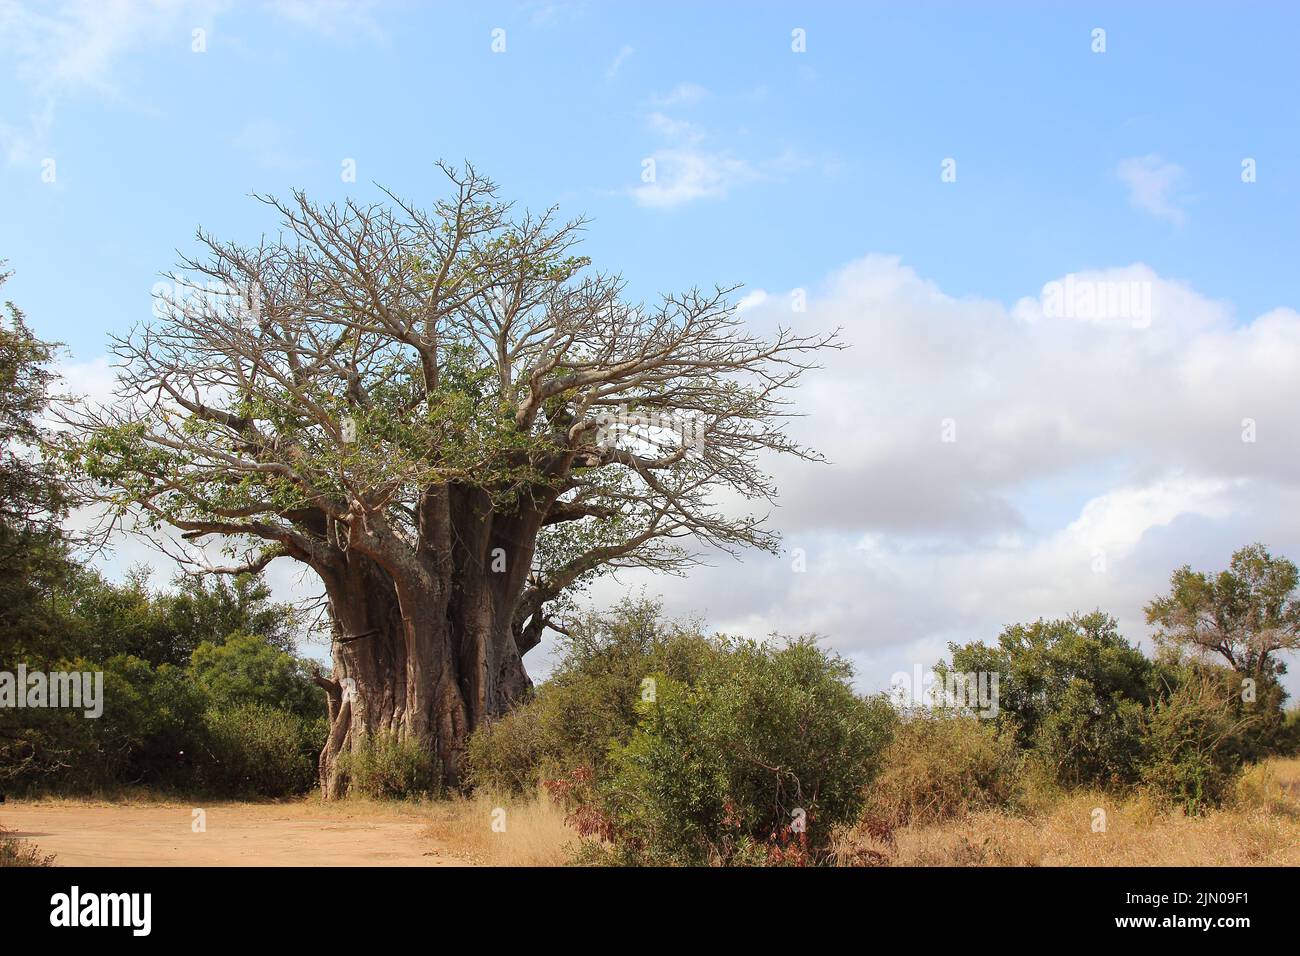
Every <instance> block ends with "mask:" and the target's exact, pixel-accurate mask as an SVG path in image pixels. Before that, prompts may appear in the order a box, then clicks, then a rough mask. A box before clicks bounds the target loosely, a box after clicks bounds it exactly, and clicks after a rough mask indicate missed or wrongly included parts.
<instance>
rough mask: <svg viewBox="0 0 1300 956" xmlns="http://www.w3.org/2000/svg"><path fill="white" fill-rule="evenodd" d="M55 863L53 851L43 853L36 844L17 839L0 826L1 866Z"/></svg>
mask: <svg viewBox="0 0 1300 956" xmlns="http://www.w3.org/2000/svg"><path fill="white" fill-rule="evenodd" d="M53 865H54V854H53V853H50V854H44V853H41V851H40V849H39V848H38V847H37V846H36V844H34V843H30V842H28V841H27V840H17V839H15V838H13V837H11V836H9V835H8V833H7V831H6V830H5V829H4V828H3V827H0V867H5V866H53Z"/></svg>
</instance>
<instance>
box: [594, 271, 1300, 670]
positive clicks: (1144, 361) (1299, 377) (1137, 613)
mask: <svg viewBox="0 0 1300 956" xmlns="http://www.w3.org/2000/svg"><path fill="white" fill-rule="evenodd" d="M1067 288H1068V289H1071V290H1073V291H1072V294H1073V295H1074V296H1076V297H1077V298H1075V299H1073V300H1071V301H1074V302H1075V305H1076V306H1080V307H1072V308H1069V309H1066V308H1064V307H1063V306H1062V301H1061V290H1062V289H1067ZM1124 291H1127V292H1132V293H1134V294H1135V296H1136V297H1135V298H1131V299H1130V300H1129V302H1130V305H1132V303H1133V302H1138V303H1140V302H1143V301H1144V300H1145V301H1147V302H1149V305H1147V306H1146V307H1144V308H1139V309H1136V310H1134V309H1132V308H1130V309H1128V310H1127V314H1126V313H1125V311H1124V310H1123V309H1118V308H1116V305H1117V304H1121V305H1122V303H1123V296H1122V295H1119V294H1117V292H1124ZM1090 297H1091V298H1090ZM791 301H792V300H791V297H790V296H788V295H785V294H781V293H767V294H763V295H757V294H756V295H754V296H753V297H750V298H749V299H748V301H746V308H745V319H746V322H748V323H750V324H752V325H755V326H758V327H766V328H774V327H775V326H777V325H781V324H784V325H793V326H794V327H796V328H798V329H801V330H807V331H814V330H826V329H832V328H837V327H838V328H840V329H842V330H843V332H842V334H843V337H844V339H845V341H846V342H847V343H848V344H849V345H850V348H848V349H846V350H844V351H842V352H837V353H832V354H829V355H827V356H826V360H825V363H824V364H825V367H824V369H822V370H820V371H818V372H814V373H812V374H810V375H809V376H808V377H807V378H806V379H805V381H804V382H803V384H802V386H801V388H800V390H799V393H798V396H797V398H796V405H797V406H798V410H799V411H800V412H801V413H803V414H804V416H805V417H802V418H799V419H796V420H794V421H793V422H792V424H791V428H792V430H793V432H794V433H795V434H796V435H797V436H798V437H799V438H800V439H801V440H802V441H804V442H806V443H807V444H809V445H811V446H813V447H815V448H817V449H818V450H820V451H822V452H823V453H824V454H825V455H826V457H827V458H828V459H829V460H830V463H829V464H821V465H817V464H807V463H801V462H794V461H790V460H782V459H774V460H772V461H771V462H770V463H769V467H770V468H771V470H772V472H773V474H774V475H775V476H776V478H777V481H778V484H779V486H780V488H781V492H782V497H781V499H780V502H779V507H778V508H776V509H775V510H774V511H773V512H772V515H771V519H770V520H771V523H772V525H773V526H774V527H775V528H777V529H779V530H780V531H781V532H782V533H783V535H784V538H785V545H786V553H785V554H783V555H780V556H777V557H772V556H765V555H747V556H746V557H745V558H744V559H743V560H742V561H740V562H734V561H732V560H730V559H728V558H725V557H719V558H716V559H714V560H713V566H712V567H708V568H703V569H700V570H698V571H693V572H692V573H691V574H690V575H689V576H688V577H686V578H684V579H670V578H664V577H655V576H652V575H649V574H642V573H623V574H620V575H619V576H618V577H617V579H609V580H603V581H601V582H598V584H597V586H596V587H595V588H594V590H593V600H594V601H595V603H596V604H597V605H598V606H599V605H602V604H607V603H608V602H610V601H612V600H614V599H616V598H617V597H618V596H619V595H620V594H621V593H623V592H624V591H625V590H626V589H627V588H637V587H644V588H646V589H647V590H648V591H649V592H650V593H660V594H662V595H663V596H664V598H665V601H666V603H667V606H668V609H669V610H670V611H671V612H673V613H678V614H689V613H699V614H703V615H705V616H706V617H707V619H708V620H709V622H710V623H711V624H712V625H713V626H715V627H717V628H720V629H723V630H730V631H733V632H740V633H745V634H748V635H750V636H753V637H762V636H764V635H766V634H768V633H771V632H773V631H779V632H782V633H795V634H797V633H809V632H817V633H819V634H821V635H823V636H824V637H825V639H826V641H827V642H828V644H829V645H830V646H833V647H835V648H836V649H837V650H839V651H840V652H841V653H844V654H845V655H847V656H848V657H849V658H850V659H851V660H852V661H853V662H854V663H855V665H856V666H857V669H858V672H859V684H860V686H861V687H862V688H863V689H876V690H878V689H883V688H884V687H885V686H887V684H888V679H889V676H890V675H891V674H893V673H895V672H897V671H899V670H910V669H911V667H912V666H914V665H915V664H918V663H919V664H921V665H923V666H926V667H928V666H929V665H931V664H933V663H934V662H935V661H936V660H937V659H938V658H939V657H940V656H941V655H942V654H944V653H945V652H946V651H945V649H946V643H947V642H948V641H968V640H976V639H982V640H993V639H995V638H996V636H997V634H998V633H999V631H1000V630H1001V629H1002V628H1003V627H1005V626H1006V625H1008V624H1010V623H1013V622H1016V621H1023V620H1032V619H1034V618H1037V617H1040V616H1049V617H1050V616H1064V615H1068V614H1070V613H1071V612H1074V611H1088V610H1092V609H1094V608H1101V609H1103V610H1106V611H1108V612H1110V613H1112V614H1114V615H1115V616H1116V617H1117V618H1118V619H1119V620H1120V623H1121V625H1122V627H1123V628H1124V629H1125V632H1126V633H1127V634H1128V635H1129V636H1130V638H1132V639H1134V640H1142V639H1145V638H1146V636H1147V635H1148V629H1147V627H1146V625H1145V621H1144V618H1143V612H1142V608H1143V605H1144V604H1145V603H1146V602H1147V601H1149V600H1150V599H1151V598H1152V597H1154V596H1155V595H1156V594H1158V593H1161V592H1162V591H1163V590H1165V588H1166V587H1167V583H1168V577H1169V574H1170V572H1172V571H1173V570H1174V569H1175V568H1176V567H1179V566H1180V565H1182V564H1184V563H1190V564H1191V565H1193V566H1194V567H1198V568H1204V569H1207V570H1211V569H1218V568H1221V567H1224V566H1226V564H1227V561H1228V558H1229V556H1230V554H1231V552H1232V551H1233V550H1234V549H1235V548H1237V547H1240V546H1241V545H1243V544H1246V543H1248V542H1251V541H1255V540H1261V541H1264V542H1265V543H1266V544H1268V545H1270V546H1271V547H1272V548H1273V549H1274V551H1275V553H1282V554H1287V555H1290V556H1292V557H1293V558H1294V557H1300V509H1298V508H1297V504H1300V467H1298V466H1300V460H1298V459H1297V457H1296V454H1295V450H1294V449H1295V439H1296V437H1297V434H1296V431H1297V430H1296V425H1295V413H1294V408H1295V407H1296V406H1297V403H1300V314H1297V312H1296V311H1294V310H1292V309H1276V310H1274V311H1271V312H1268V313H1266V314H1264V315H1260V316H1257V317H1254V318H1253V319H1250V320H1244V319H1243V318H1242V317H1238V316H1236V315H1235V314H1234V313H1233V311H1232V309H1231V308H1230V307H1229V306H1227V305H1226V304H1225V303H1222V302H1218V301H1215V300H1213V299H1211V298H1208V297H1206V296H1204V295H1202V294H1200V293H1198V292H1197V291H1195V290H1194V289H1192V288H1190V287H1188V286H1187V285H1185V284H1183V283H1180V282H1176V281H1172V280H1169V279H1164V278H1162V277H1160V276H1158V275H1157V274H1155V273H1154V272H1153V271H1152V270H1151V269H1150V268H1148V267H1146V266H1144V265H1140V264H1138V265H1133V266H1128V267H1125V268H1119V269H1110V270H1102V271H1097V272H1086V273H1077V274H1074V275H1072V276H1062V277H1059V278H1057V279H1055V280H1053V281H1052V282H1048V283H1046V284H1045V285H1044V287H1043V289H1042V290H1040V291H1039V293H1038V294H1036V295H1030V296H1026V297H1025V298H1023V299H1021V300H1020V301H1018V302H1015V303H1014V304H1012V305H1010V306H1007V305H1004V304H1002V303H999V302H995V301H989V300H983V299H977V298H956V297H953V296H949V295H947V294H945V293H944V292H943V291H942V290H941V289H940V288H938V287H937V286H936V285H935V284H933V283H931V282H928V281H926V280H925V279H923V278H922V277H920V276H918V275H917V274H916V273H915V272H914V271H913V270H911V269H909V268H908V267H907V266H905V265H904V264H902V263H901V262H900V261H899V260H898V259H896V258H891V257H885V256H867V257H864V258H862V259H860V260H858V261H856V262H853V263H850V264H849V265H847V266H845V267H844V268H842V269H840V270H838V271H837V272H835V273H834V274H833V275H831V276H830V277H828V279H827V280H826V281H825V282H824V283H822V285H821V286H820V287H819V288H815V289H813V290H811V292H810V296H809V299H808V303H807V311H805V312H794V311H792V308H791ZM1089 301H1091V302H1092V303H1093V305H1092V306H1090V307H1086V308H1085V307H1082V306H1083V305H1085V304H1086V303H1087V302H1089ZM1096 303H1102V305H1100V306H1098V305H1096ZM945 439H949V440H945ZM745 504H746V503H745V502H740V501H735V502H731V503H730V507H732V508H735V509H741V508H744V507H745ZM795 549H799V551H798V552H796V551H795ZM796 558H801V561H796ZM799 563H802V564H803V565H805V566H806V570H805V571H802V572H801V571H797V570H795V568H796V566H797V564H799ZM1294 679H1295V675H1292V680H1293V681H1294ZM1294 690H1300V686H1293V691H1294Z"/></svg>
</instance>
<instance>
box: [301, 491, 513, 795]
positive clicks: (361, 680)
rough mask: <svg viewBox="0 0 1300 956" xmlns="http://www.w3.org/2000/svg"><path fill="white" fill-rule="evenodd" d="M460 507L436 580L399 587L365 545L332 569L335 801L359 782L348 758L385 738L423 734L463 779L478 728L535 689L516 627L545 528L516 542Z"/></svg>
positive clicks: (447, 779)
mask: <svg viewBox="0 0 1300 956" xmlns="http://www.w3.org/2000/svg"><path fill="white" fill-rule="evenodd" d="M462 504H463V505H466V504H468V503H462ZM452 514H453V516H454V517H453V520H452V522H451V524H452V529H453V534H452V540H453V541H455V542H456V543H455V544H454V545H453V547H452V548H451V553H450V554H449V555H447V556H446V559H444V560H443V561H441V562H440V564H439V567H440V568H441V571H440V573H439V574H434V575H432V576H430V579H429V580H418V576H415V577H417V580H407V579H403V580H402V582H401V584H400V586H399V583H398V582H397V581H396V580H395V579H394V577H393V576H392V575H391V574H390V573H389V572H388V571H387V570H385V569H384V568H383V567H381V565H380V564H379V563H378V562H377V561H375V560H374V559H372V558H370V557H367V556H365V555H364V554H362V553H360V552H359V551H358V550H357V549H355V548H354V549H351V550H349V551H348V552H347V553H346V555H345V557H344V559H343V564H342V567H341V568H339V569H336V570H334V571H333V572H332V573H329V574H327V575H323V577H324V578H325V584H326V590H327V593H328V596H329V601H330V608H331V614H332V617H333V625H334V655H333V656H334V675H333V681H332V682H325V683H332V684H333V685H335V687H334V688H333V689H328V690H329V694H330V733H329V737H328V739H327V741H326V744H325V747H324V749H323V750H322V752H321V756H320V784H321V790H322V792H323V793H324V795H325V796H326V797H327V798H334V797H339V796H342V795H343V794H344V793H346V791H347V787H348V780H347V779H346V772H345V768H343V767H341V766H340V757H341V756H342V755H343V754H346V753H349V752H352V751H355V750H357V749H358V748H361V747H364V746H366V745H367V744H368V743H369V742H370V741H371V740H373V739H374V738H375V737H376V736H379V735H384V736H390V737H392V738H395V739H396V740H398V741H404V740H408V739H413V740H416V741H418V742H419V744H420V746H421V747H422V748H424V749H426V750H427V751H428V752H429V753H430V755H431V756H432V758H433V760H434V763H435V766H436V768H437V769H438V771H439V772H440V774H441V778H442V782H443V783H444V784H445V785H447V786H450V787H456V786H459V785H460V783H461V781H462V778H463V764H464V756H465V747H466V743H467V740H468V737H469V734H470V733H471V732H472V731H473V730H474V729H475V728H476V727H478V726H479V725H481V724H482V723H483V722H484V721H486V720H489V719H491V718H493V717H497V716H500V715H501V714H504V713H505V712H506V711H508V710H509V709H510V708H511V707H513V706H515V705H516V704H518V703H519V702H521V701H522V700H524V699H525V698H526V697H527V696H528V694H529V693H530V692H531V690H532V683H531V681H530V680H529V679H528V675H527V673H526V672H525V670H524V666H523V661H522V659H521V655H520V651H519V649H518V648H517V646H516V643H515V639H514V632H513V627H512V624H513V618H514V611H515V607H516V604H517V602H518V597H519V592H520V589H521V587H522V584H523V578H524V574H525V573H526V569H527V567H528V565H529V562H531V559H532V541H533V539H534V538H535V530H533V529H522V530H525V531H526V532H531V533H526V534H525V536H524V538H523V543H521V541H520V540H509V539H511V538H516V537H517V535H516V534H515V533H514V532H513V531H507V532H506V533H505V536H504V537H502V536H501V534H500V532H497V533H494V532H493V531H492V528H493V524H494V523H493V521H492V520H491V515H490V513H488V514H484V513H482V511H481V510H480V509H476V508H473V507H468V506H464V507H458V508H456V509H454V510H453V512H452ZM501 527H503V528H507V529H514V528H515V524H512V523H509V522H501ZM520 568H522V569H523V571H522V572H521V571H520Z"/></svg>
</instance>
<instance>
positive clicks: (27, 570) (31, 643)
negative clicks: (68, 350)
mask: <svg viewBox="0 0 1300 956" xmlns="http://www.w3.org/2000/svg"><path fill="white" fill-rule="evenodd" d="M0 266H3V262H0ZM9 275H10V273H7V272H4V271H0V286H2V285H4V283H5V281H6V280H7V279H8V278H9ZM56 349H57V346H55V345H54V344H52V343H49V342H43V341H41V340H40V339H38V338H36V336H35V335H33V334H32V332H31V330H30V329H28V327H27V324H26V319H25V316H24V315H23V313H22V311H21V310H19V308H18V307H17V306H16V305H14V304H13V303H12V302H8V301H6V302H5V304H4V311H3V314H0V658H2V659H6V660H9V659H14V658H16V657H17V656H18V655H19V654H25V653H36V654H49V653H54V652H55V651H56V648H55V645H56V644H57V641H58V638H59V636H60V633H61V630H62V629H61V627H60V626H59V623H58V621H59V615H58V609H57V606H56V604H55V601H54V594H55V592H56V591H57V589H58V588H59V587H60V585H61V584H62V583H63V582H64V581H65V580H66V578H67V576H68V575H69V574H70V573H71V571H72V567H73V565H72V563H71V561H70V559H69V553H68V544H67V542H66V540H65V539H64V535H63V532H62V531H61V529H60V522H61V520H62V518H63V517H64V515H65V514H66V511H67V496H66V493H65V488H64V485H63V483H62V481H61V480H60V478H59V476H58V474H57V473H56V471H55V470H54V468H52V467H51V465H50V463H49V461H48V460H47V459H45V458H44V457H43V456H42V455H41V454H40V451H39V449H40V445H41V442H42V437H43V434H44V430H43V428H42V425H41V421H40V419H41V416H42V415H43V414H44V413H45V411H46V409H47V407H48V405H49V388H50V385H51V383H52V382H53V381H54V380H55V379H56V378H57V376H56V374H55V373H54V371H53V370H52V369H51V368H50V365H51V363H52V362H53V361H54V358H55V352H56Z"/></svg>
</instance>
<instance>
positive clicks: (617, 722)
mask: <svg viewBox="0 0 1300 956" xmlns="http://www.w3.org/2000/svg"><path fill="white" fill-rule="evenodd" d="M568 631H569V633H568V634H567V635H564V637H563V639H562V640H561V641H560V645H559V648H558V652H559V655H560V661H559V664H558V665H557V666H556V668H555V671H554V672H553V673H552V674H551V677H550V679H549V680H547V682H546V683H545V684H543V685H542V686H541V687H540V688H539V689H538V691H537V693H536V695H535V697H534V698H533V700H531V701H529V702H528V703H527V704H525V705H523V706H522V707H520V708H518V709H517V710H515V711H514V712H512V713H511V714H509V715H507V716H506V717H503V718H501V719H499V720H496V721H493V722H491V723H489V724H486V725H485V726H483V727H482V728H480V729H478V730H477V731H475V733H474V735H473V736H472V737H471V738H470V744H469V750H468V754H467V765H468V768H467V769H468V778H469V780H470V781H471V783H472V784H473V785H475V786H484V787H487V788H489V789H495V790H509V791H514V792H523V791H527V790H532V789H535V788H536V787H537V786H538V785H539V784H540V783H542V782H543V781H544V780H545V779H549V778H559V777H563V776H564V775H566V774H568V773H570V772H572V771H573V770H576V769H578V768H582V767H585V768H588V769H591V770H593V771H594V772H596V773H598V774H600V775H602V776H603V774H604V769H605V762H606V759H607V755H608V753H609V748H610V746H611V744H615V743H626V742H627V740H628V738H629V737H630V736H631V735H632V731H633V730H634V729H635V727H636V724H637V720H638V715H637V711H636V703H637V701H638V700H639V699H640V698H641V696H642V694H643V682H644V681H645V680H646V678H647V677H649V676H650V675H651V674H660V675H666V676H667V677H669V678H671V679H674V680H681V681H687V682H691V681H694V680H695V679H696V677H697V676H698V674H699V673H700V671H701V669H702V667H703V666H704V661H705V660H706V659H707V658H708V656H709V655H710V654H712V653H713V645H712V644H711V642H710V641H709V639H708V638H706V637H705V636H704V635H703V634H701V633H700V631H699V629H698V628H697V627H692V626H684V625H678V624H673V623H670V622H666V621H664V620H663V619H662V618H661V616H660V607H659V605H658V604H656V603H655V602H653V601H644V600H643V601H631V600H627V601H624V602H622V603H620V604H619V605H617V606H616V607H614V608H613V609H612V610H611V611H610V612H609V613H607V614H591V615H588V616H586V617H583V618H580V619H578V620H576V621H573V622H571V626H570V627H569V628H568Z"/></svg>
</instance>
